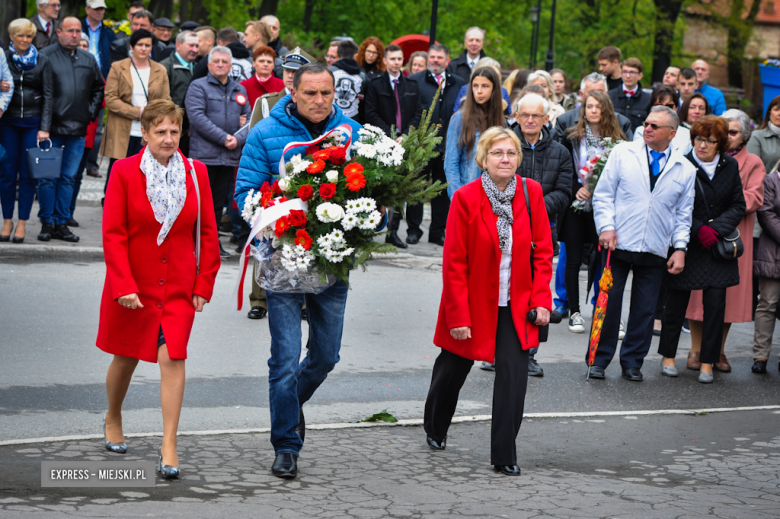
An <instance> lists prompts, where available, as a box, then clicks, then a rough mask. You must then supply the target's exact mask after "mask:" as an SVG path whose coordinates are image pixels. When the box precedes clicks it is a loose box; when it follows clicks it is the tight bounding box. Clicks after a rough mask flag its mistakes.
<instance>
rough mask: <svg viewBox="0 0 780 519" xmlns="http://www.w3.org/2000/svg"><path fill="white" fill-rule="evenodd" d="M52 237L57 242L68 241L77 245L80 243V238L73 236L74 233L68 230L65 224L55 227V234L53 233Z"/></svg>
mask: <svg viewBox="0 0 780 519" xmlns="http://www.w3.org/2000/svg"><path fill="white" fill-rule="evenodd" d="M51 237H52V238H54V239H55V240H62V241H67V242H70V243H76V242H78V241H79V237H78V236H76V235H75V234H73V232H72V231H71V230H70V229H68V226H67V225H65V224H64V223H61V224H59V225H55V226H54V232H53V233H51Z"/></svg>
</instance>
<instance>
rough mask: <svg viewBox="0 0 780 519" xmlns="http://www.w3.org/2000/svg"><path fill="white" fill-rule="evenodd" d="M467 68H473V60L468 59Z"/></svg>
mask: <svg viewBox="0 0 780 519" xmlns="http://www.w3.org/2000/svg"><path fill="white" fill-rule="evenodd" d="M469 68H470V69H473V68H474V62H473V61H469Z"/></svg>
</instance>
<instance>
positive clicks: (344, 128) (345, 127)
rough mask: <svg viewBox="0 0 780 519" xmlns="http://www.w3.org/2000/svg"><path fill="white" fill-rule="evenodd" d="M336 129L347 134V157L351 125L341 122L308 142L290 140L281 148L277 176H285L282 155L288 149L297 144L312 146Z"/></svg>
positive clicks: (350, 140)
mask: <svg viewBox="0 0 780 519" xmlns="http://www.w3.org/2000/svg"><path fill="white" fill-rule="evenodd" d="M337 131H340V132H343V133H344V134H346V136H347V143H346V144H345V146H344V147H345V148H346V149H347V157H349V151H350V147H351V146H352V127H351V126H350V125H348V124H341V125H339V126H336V127H335V128H333V129H332V130H331V131H329V132H328V133H326V134H325V135H323V136H321V137H317V138H316V139H314V140H313V141H309V142H291V143H290V144H288V145H287V146H285V147H284V150H282V156H281V157H280V158H279V178H284V177H286V176H287V170H286V169H285V167H284V155H285V154H286V153H287V152H288V151H290V150H291V149H293V148H297V147H299V146H306V147H307V148H308V147H309V146H314V145H315V144H319V143H321V142H322V141H324V140H325V139H327V138H328V137H330V136H331V134H333V133H335V132H337Z"/></svg>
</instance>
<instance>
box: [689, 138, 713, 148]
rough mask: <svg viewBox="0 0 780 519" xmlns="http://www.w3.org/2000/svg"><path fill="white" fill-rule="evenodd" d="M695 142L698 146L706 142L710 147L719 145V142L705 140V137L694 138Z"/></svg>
mask: <svg viewBox="0 0 780 519" xmlns="http://www.w3.org/2000/svg"><path fill="white" fill-rule="evenodd" d="M693 142H695V143H696V144H701V143H702V142H706V143H707V145H708V146H715V145H716V144H718V141H713V140H712V139H705V138H704V137H694V138H693Z"/></svg>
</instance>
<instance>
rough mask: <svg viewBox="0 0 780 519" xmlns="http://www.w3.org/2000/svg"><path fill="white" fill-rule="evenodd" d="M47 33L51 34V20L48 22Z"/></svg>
mask: <svg viewBox="0 0 780 519" xmlns="http://www.w3.org/2000/svg"><path fill="white" fill-rule="evenodd" d="M46 34H48V35H49V36H51V22H46Z"/></svg>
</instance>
